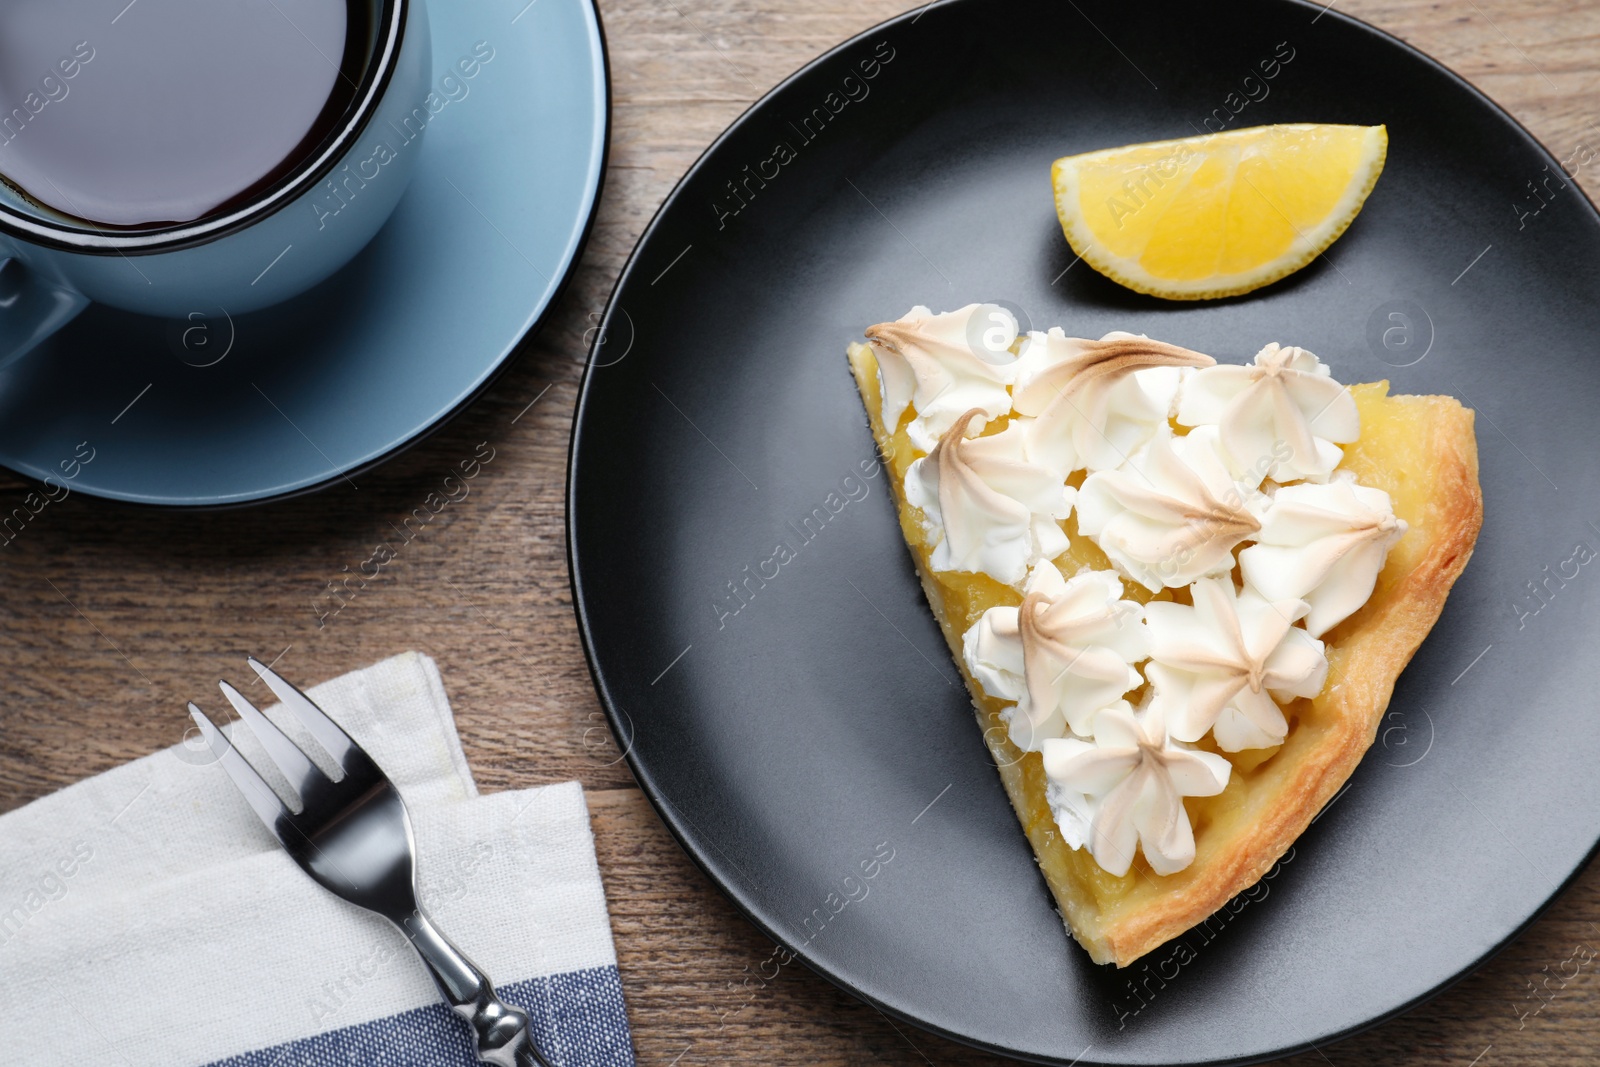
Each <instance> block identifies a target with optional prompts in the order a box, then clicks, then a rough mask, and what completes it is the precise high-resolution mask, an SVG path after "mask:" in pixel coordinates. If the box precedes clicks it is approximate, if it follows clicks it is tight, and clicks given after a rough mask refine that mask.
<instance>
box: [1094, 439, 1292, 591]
mask: <svg viewBox="0 0 1600 1067" xmlns="http://www.w3.org/2000/svg"><path fill="white" fill-rule="evenodd" d="M1219 447H1220V445H1219V442H1218V441H1217V430H1216V427H1214V426H1202V427H1200V428H1199V429H1196V430H1194V431H1193V432H1191V433H1189V434H1188V435H1186V436H1184V437H1178V438H1173V437H1170V436H1168V434H1167V432H1166V431H1164V430H1163V431H1162V432H1160V433H1158V434H1157V435H1156V436H1155V437H1154V438H1152V439H1151V441H1150V443H1149V444H1148V445H1146V446H1145V447H1144V448H1143V449H1142V450H1140V451H1139V452H1138V453H1137V454H1136V455H1135V456H1134V457H1133V458H1132V459H1131V460H1129V461H1128V463H1126V464H1125V465H1123V466H1122V467H1119V468H1118V469H1116V470H1108V471H1096V472H1095V473H1093V474H1091V475H1089V477H1088V478H1086V479H1084V483H1083V488H1082V489H1080V490H1079V491H1078V497H1077V508H1078V530H1079V532H1081V533H1082V534H1083V535H1084V536H1085V537H1088V538H1090V539H1091V540H1093V541H1094V542H1095V544H1097V545H1099V546H1100V549H1101V551H1103V552H1105V554H1106V555H1107V556H1108V557H1109V558H1110V559H1111V562H1112V563H1114V564H1116V566H1117V568H1118V569H1119V570H1121V571H1123V572H1124V573H1125V574H1127V575H1128V576H1129V577H1131V578H1132V579H1133V580H1134V581H1136V582H1138V583H1139V584H1141V585H1143V586H1144V587H1145V588H1146V589H1149V590H1150V591H1151V592H1157V591H1159V590H1160V589H1161V588H1162V587H1163V586H1166V587H1171V588H1177V587H1179V586H1185V585H1188V584H1189V583H1191V582H1193V581H1195V580H1196V579H1198V578H1203V577H1206V576H1208V575H1215V574H1222V573H1224V572H1227V571H1230V570H1232V569H1233V549H1234V547H1235V546H1236V545H1238V544H1239V543H1240V542H1241V541H1245V540H1249V539H1252V538H1254V536H1255V535H1256V533H1257V532H1258V531H1259V530H1260V529H1261V520H1260V518H1259V517H1258V512H1259V511H1261V510H1262V509H1264V508H1265V506H1266V503H1267V501H1266V499H1265V498H1264V497H1262V496H1261V495H1260V494H1259V493H1256V492H1255V491H1254V490H1253V489H1249V488H1248V487H1241V486H1239V485H1238V484H1236V483H1235V482H1234V481H1233V480H1232V478H1231V476H1230V475H1229V473H1228V469H1227V466H1226V464H1225V463H1224V461H1223V459H1222V456H1221V454H1220V452H1219Z"/></svg>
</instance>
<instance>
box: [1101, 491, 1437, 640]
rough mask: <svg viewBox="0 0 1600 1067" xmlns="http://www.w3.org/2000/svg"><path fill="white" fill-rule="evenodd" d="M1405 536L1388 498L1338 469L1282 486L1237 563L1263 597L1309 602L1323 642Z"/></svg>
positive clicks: (1309, 623)
mask: <svg viewBox="0 0 1600 1067" xmlns="http://www.w3.org/2000/svg"><path fill="white" fill-rule="evenodd" d="M1085 488H1086V489H1087V486H1085ZM1405 532H1406V523H1405V520H1404V519H1399V518H1396V517H1395V514H1394V504H1393V502H1392V501H1390V499H1389V494H1388V493H1385V492H1384V491H1383V490H1382V489H1374V488H1372V487H1371V486H1365V485H1357V484H1356V480H1355V476H1354V475H1352V474H1350V473H1349V472H1348V471H1342V472H1340V473H1338V474H1336V475H1334V477H1333V479H1332V480H1331V481H1329V482H1328V483H1327V484H1325V485H1317V484H1314V483H1310V482H1307V483H1302V484H1299V485H1285V486H1282V487H1280V488H1279V489H1278V491H1277V492H1276V493H1275V494H1274V495H1273V498H1272V505H1271V506H1270V507H1269V508H1267V511H1266V515H1265V517H1264V519H1263V521H1262V524H1261V531H1260V533H1258V534H1257V535H1256V538H1255V539H1256V541H1257V542H1258V543H1257V544H1254V545H1251V546H1250V547H1249V548H1246V549H1245V550H1244V551H1243V552H1240V553H1239V565H1240V568H1241V570H1242V571H1243V573H1244V579H1245V581H1246V582H1247V583H1249V584H1250V585H1252V586H1254V587H1255V588H1256V589H1257V590H1259V591H1260V592H1261V594H1262V595H1263V596H1265V597H1267V598H1269V599H1272V600H1306V601H1309V602H1310V604H1311V611H1310V612H1309V613H1308V614H1307V615H1306V620H1305V624H1306V630H1307V631H1308V632H1309V633H1310V634H1311V636H1312V637H1321V636H1322V635H1323V634H1325V633H1327V632H1328V630H1330V629H1332V628H1333V627H1334V626H1336V625H1338V624H1339V623H1341V622H1343V621H1344V620H1345V619H1347V618H1349V617H1350V615H1351V614H1353V613H1354V612H1355V610H1356V609H1357V608H1359V607H1361V605H1363V604H1365V603H1366V602H1367V598H1368V597H1370V596H1372V589H1373V586H1374V585H1376V584H1377V580H1378V572H1379V571H1381V570H1383V564H1384V562H1385V561H1386V560H1387V559H1388V558H1389V549H1390V548H1391V547H1393V545H1394V543H1395V542H1396V541H1398V540H1400V537H1401V535H1403V534H1404V533H1405Z"/></svg>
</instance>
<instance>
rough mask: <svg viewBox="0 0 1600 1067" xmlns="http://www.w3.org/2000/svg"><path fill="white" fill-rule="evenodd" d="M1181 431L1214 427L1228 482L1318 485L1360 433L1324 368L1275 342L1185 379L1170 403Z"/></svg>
mask: <svg viewBox="0 0 1600 1067" xmlns="http://www.w3.org/2000/svg"><path fill="white" fill-rule="evenodd" d="M1178 421H1179V422H1180V423H1182V424H1183V425H1185V426H1205V425H1213V424H1214V425H1217V426H1219V427H1220V428H1221V432H1222V445H1223V453H1224V456H1225V458H1227V459H1228V461H1229V466H1230V467H1231V469H1232V470H1233V473H1234V475H1235V477H1245V478H1249V479H1251V484H1252V485H1258V484H1260V482H1261V479H1262V478H1263V477H1266V478H1272V479H1274V480H1276V481H1279V482H1292V481H1297V480H1299V479H1302V478H1304V479H1309V480H1310V481H1314V482H1325V481H1327V480H1328V476H1329V475H1330V474H1332V473H1333V469H1334V468H1335V467H1336V466H1338V465H1339V460H1340V459H1341V458H1342V457H1343V453H1342V452H1341V451H1340V449H1339V448H1338V445H1337V444H1336V443H1335V442H1339V443H1349V442H1351V441H1354V440H1355V439H1356V438H1357V437H1358V436H1360V433H1361V415H1360V413H1359V412H1358V411H1357V410H1356V402H1355V399H1354V398H1353V397H1352V396H1351V395H1350V391H1349V390H1348V389H1346V388H1345V387H1344V386H1343V385H1341V384H1340V383H1339V382H1337V381H1335V380H1334V379H1333V377H1332V375H1331V373H1330V372H1329V370H1328V367H1327V365H1326V364H1324V363H1323V362H1322V361H1321V360H1320V359H1318V358H1317V357H1316V356H1315V355H1314V354H1312V353H1310V352H1307V351H1306V350H1305V349H1303V348H1295V347H1288V348H1284V347H1282V346H1280V345H1278V344H1277V343H1276V342H1273V343H1272V344H1269V345H1267V346H1266V347H1265V348H1263V349H1262V350H1261V351H1259V352H1257V353H1256V357H1255V361H1254V362H1252V363H1249V364H1246V365H1244V366H1235V365H1232V364H1222V365H1218V366H1215V367H1211V368H1209V369H1207V370H1204V371H1200V372H1198V373H1196V374H1194V375H1192V376H1191V377H1190V378H1189V379H1188V380H1187V381H1185V382H1184V385H1183V394H1182V396H1181V397H1180V398H1179V401H1178Z"/></svg>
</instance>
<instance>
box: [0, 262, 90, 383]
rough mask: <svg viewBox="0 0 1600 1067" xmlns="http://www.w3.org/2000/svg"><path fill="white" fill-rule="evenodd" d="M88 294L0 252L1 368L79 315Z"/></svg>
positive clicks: (86, 305)
mask: <svg viewBox="0 0 1600 1067" xmlns="http://www.w3.org/2000/svg"><path fill="white" fill-rule="evenodd" d="M88 306H89V298H88V297H86V296H84V295H83V294H82V293H79V292H77V291H76V290H73V289H68V288H66V287H65V286H63V285H60V284H56V283H53V282H49V281H47V280H45V279H44V278H41V277H40V276H39V275H38V274H37V273H36V272H35V271H31V270H29V269H28V268H27V267H26V266H24V265H23V262H22V261H21V260H20V259H17V258H16V257H14V256H5V255H4V254H3V253H0V370H3V369H4V368H6V367H7V366H10V364H11V363H12V362H13V361H15V360H16V359H18V358H19V357H21V356H24V355H26V354H27V353H29V352H31V351H32V350H33V349H34V347H35V346H37V345H38V344H39V342H40V341H43V340H44V339H45V338H47V337H49V336H50V335H51V334H53V333H55V332H56V331H57V330H59V329H61V327H63V326H65V325H66V324H67V323H69V322H71V321H72V320H73V319H74V318H76V317H77V316H78V312H80V311H82V310H83V309H84V308H86V307H88Z"/></svg>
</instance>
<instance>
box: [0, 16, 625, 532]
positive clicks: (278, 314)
mask: <svg viewBox="0 0 1600 1067" xmlns="http://www.w3.org/2000/svg"><path fill="white" fill-rule="evenodd" d="M429 15H430V18H431V24H432V31H433V48H434V81H435V82H436V83H437V82H439V81H440V80H441V78H443V77H444V76H445V75H446V72H449V71H451V69H452V68H454V67H455V65H456V62H457V60H459V59H460V58H462V57H465V56H468V55H471V54H473V49H474V46H475V45H478V43H479V42H487V44H488V47H489V48H491V49H493V58H492V59H491V60H490V61H489V62H487V63H484V64H483V65H482V69H481V70H479V72H478V73H477V75H476V76H475V77H474V78H472V79H471V80H462V81H459V82H456V81H454V80H452V83H451V85H450V86H443V87H440V86H436V88H439V89H440V95H441V97H445V98H447V99H448V100H449V102H448V103H447V104H446V105H445V106H444V107H443V108H442V109H441V110H440V111H439V112H438V113H437V114H435V115H433V117H432V119H431V121H430V124H429V127H428V131H427V135H426V138H425V139H424V140H423V142H422V151H423V153H424V156H423V158H422V160H421V161H420V163H419V166H418V168H417V171H416V176H415V178H414V180H413V182H412V185H411V187H410V189H409V191H408V192H407V193H406V196H405V199H404V200H402V201H401V203H400V207H399V209H398V210H397V211H396V212H395V214H394V216H393V218H391V219H390V221H389V223H388V225H387V226H385V227H384V229H383V230H382V231H381V232H380V233H379V234H378V236H377V238H375V239H374V240H373V242H372V244H371V245H369V246H368V247H367V249H366V250H365V251H363V252H362V253H361V254H360V255H359V256H358V257H357V258H356V259H355V260H354V261H353V262H352V263H351V264H350V265H349V266H348V267H346V268H345V269H344V270H343V271H341V272H340V273H339V274H337V275H335V276H334V277H333V278H331V279H329V280H328V281H327V282H326V283H324V284H323V285H321V286H319V287H318V288H317V289H316V290H314V291H313V292H311V293H308V294H306V295H305V296H302V297H299V298H297V299H295V300H293V301H291V302H289V303H286V304H280V305H278V306H276V307H273V308H268V309H267V310H265V311H259V312H255V313H253V314H250V315H238V316H233V317H232V318H229V317H228V316H227V314H226V309H221V308H196V309H195V312H194V314H193V315H192V316H191V317H190V320H189V321H182V320H179V321H175V322H168V321H166V320H162V319H154V318H146V317H143V316H138V315H130V314H127V313H124V312H120V311H113V310H111V309H109V308H104V307H100V306H92V307H90V308H89V309H88V310H87V311H85V312H84V313H83V315H82V316H80V317H79V318H78V319H77V320H76V321H74V322H73V323H72V324H71V325H69V326H68V327H67V328H66V329H64V330H62V331H61V332H60V333H58V334H56V335H55V336H54V337H53V338H51V339H50V340H49V341H47V342H46V343H45V344H43V345H41V346H40V347H39V348H38V349H37V350H35V351H34V352H33V353H31V354H29V355H28V356H27V357H25V358H24V359H22V360H20V361H18V362H17V363H15V364H13V365H12V366H11V367H8V368H6V370H5V371H3V372H0V464H3V465H5V466H7V467H10V468H12V469H13V470H16V471H19V472H21V473H23V474H26V475H29V476H31V477H34V478H40V479H42V478H44V477H46V476H47V475H51V474H55V475H56V476H57V478H58V479H59V478H60V476H61V475H60V470H61V468H60V464H61V463H62V462H63V461H71V460H72V459H73V457H74V453H75V450H76V449H77V448H78V446H79V443H80V442H84V441H87V442H88V444H89V446H90V447H91V448H92V449H93V450H94V451H93V456H94V459H93V461H92V462H91V463H89V464H86V465H80V466H79V467H78V468H77V476H76V478H74V479H73V480H72V481H71V482H70V483H69V484H70V485H71V488H72V489H73V490H75V491H78V492H84V493H89V494H92V495H95V496H102V497H110V498H113V499H117V500H127V501H135V502H138V503H145V504H162V505H179V506H198V507H216V506H220V505H228V504H241V503H247V502H252V501H261V500H266V499H270V498H273V497H279V496H283V495H286V494H293V493H298V492H304V491H307V490H310V489H314V488H317V487H319V486H321V485H324V484H327V483H329V482H331V481H334V480H336V479H340V478H341V477H343V476H346V475H348V474H349V473H350V472H352V471H355V470H358V469H360V468H362V467H365V466H368V465H370V464H372V463H374V462H376V461H378V460H380V459H382V458H384V457H385V456H387V455H389V454H390V453H393V452H395V451H396V450H399V449H401V448H404V447H405V446H406V445H407V444H409V443H410V442H412V441H414V440H415V439H417V438H418V437H420V436H421V435H423V434H425V433H427V432H428V431H429V430H430V429H432V428H434V427H435V426H437V425H438V424H439V423H441V422H442V421H444V420H445V419H447V418H448V417H449V416H450V415H451V414H453V413H454V412H456V411H457V410H458V409H459V408H461V407H462V406H464V405H465V404H466V403H467V402H469V401H470V400H471V399H472V398H473V397H475V396H476V395H478V393H479V392H481V391H482V390H483V389H484V388H485V387H486V386H487V385H488V383H489V382H490V381H491V380H492V379H493V377H494V376H495V374H496V372H497V371H498V370H499V369H500V368H501V367H502V366H503V365H504V363H505V361H506V360H507V358H508V357H509V356H510V355H511V353H512V352H513V351H514V350H515V349H516V347H517V345H518V343H519V342H520V341H521V340H522V339H523V337H524V336H526V335H527V333H528V332H529V331H530V330H531V329H533V328H534V327H535V326H536V325H537V324H538V323H539V321H540V319H541V317H542V316H543V314H544V312H545V310H546V309H547V308H548V307H549V305H550V303H551V301H553V300H554V299H555V297H556V295H557V294H558V293H559V292H560V291H561V288H562V286H563V284H564V283H565V282H566V280H567V277H568V275H569V274H570V272H571V270H572V268H573V266H574V264H575V263H576V261H577V259H578V254H579V252H580V251H581V249H582V246H583V243H584V240H585V238H586V237H587V236H588V232H589V224H590V222H591V220H592V218H593V215H594V210H595V206H596V202H597V199H598V195H599V188H600V179H601V175H602V173H603V171H604V169H605V153H606V137H607V128H608V117H609V106H608V105H609V100H608V91H607V80H606V56H605V46H604V42H603V40H602V37H601V31H600V22H599V18H598V16H597V14H596V12H595V9H594V6H593V4H592V3H591V2H590V0H532V2H529V0H489V2H485V3H473V4H464V3H448V2H446V3H436V4H433V5H431V6H430V9H429ZM482 51H483V49H482V48H481V46H480V47H479V54H480V55H481V53H482ZM446 90H450V91H448V92H447V91H446ZM85 452H87V450H85ZM68 469H71V468H70V467H69V468H68Z"/></svg>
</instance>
